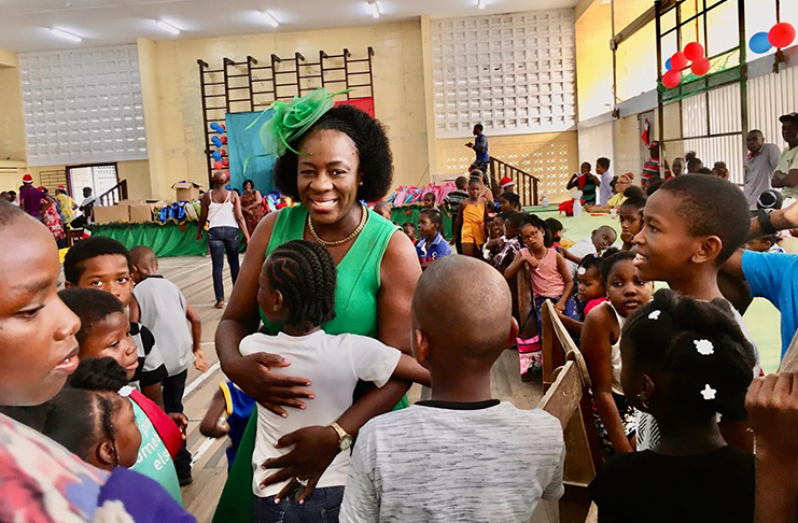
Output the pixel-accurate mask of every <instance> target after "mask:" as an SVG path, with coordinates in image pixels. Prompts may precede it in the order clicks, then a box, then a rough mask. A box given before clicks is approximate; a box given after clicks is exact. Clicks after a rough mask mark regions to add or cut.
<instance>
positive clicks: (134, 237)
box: [90, 222, 244, 258]
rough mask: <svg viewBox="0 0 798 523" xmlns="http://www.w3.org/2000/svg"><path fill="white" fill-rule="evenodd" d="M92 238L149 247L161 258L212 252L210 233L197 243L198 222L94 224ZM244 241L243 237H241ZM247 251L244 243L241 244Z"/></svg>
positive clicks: (200, 254)
mask: <svg viewBox="0 0 798 523" xmlns="http://www.w3.org/2000/svg"><path fill="white" fill-rule="evenodd" d="M90 229H91V233H92V235H96V236H107V237H109V238H113V239H115V240H118V241H119V242H121V243H122V245H124V246H125V247H127V248H128V249H131V248H133V247H135V246H137V245H146V246H148V247H150V248H151V249H152V250H153V251H155V255H156V256H158V257H159V258H168V257H170V256H205V254H207V252H208V248H207V245H208V242H207V238H208V233H207V232H205V233H204V234H203V239H202V241H199V242H198V241H197V240H196V239H195V237H196V236H197V222H188V223H185V224H184V225H178V224H176V223H167V224H165V225H161V224H159V223H135V224H133V223H131V224H121V223H120V224H108V225H93V226H91V227H90ZM241 237H242V238H243V235H241ZM241 250H242V251H243V250H244V242H243V241H242V242H241Z"/></svg>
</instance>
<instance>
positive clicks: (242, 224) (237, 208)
mask: <svg viewBox="0 0 798 523" xmlns="http://www.w3.org/2000/svg"><path fill="white" fill-rule="evenodd" d="M233 212H234V213H235V215H236V221H237V222H238V227H239V228H240V229H241V232H242V233H243V234H244V242H246V243H247V244H249V241H250V237H249V229H247V222H246V221H244V213H243V212H241V198H239V197H238V195H237V194H235V193H233Z"/></svg>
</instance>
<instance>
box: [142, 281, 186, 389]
mask: <svg viewBox="0 0 798 523" xmlns="http://www.w3.org/2000/svg"><path fill="white" fill-rule="evenodd" d="M133 295H134V296H135V297H136V301H138V303H139V308H140V309H141V324H142V325H144V326H145V327H147V328H148V329H150V330H151V331H152V334H153V336H155V341H156V342H157V343H158V348H159V349H160V351H161V356H162V357H163V363H164V365H166V371H167V372H168V373H169V376H170V377H171V376H176V375H178V374H180V373H181V372H183V371H184V370H186V369H187V368H188V366H189V365H191V363H192V362H193V361H194V352H193V351H192V349H193V348H194V344H193V340H192V337H191V331H190V330H189V328H188V323H187V322H186V298H185V297H184V296H183V293H182V292H180V288H179V287H178V286H177V285H175V284H174V283H172V282H170V281H169V280H167V279H164V278H163V277H162V276H150V277H148V278H146V279H144V280H143V281H142V282H141V283H139V284H138V285H136V287H135V288H134V289H133Z"/></svg>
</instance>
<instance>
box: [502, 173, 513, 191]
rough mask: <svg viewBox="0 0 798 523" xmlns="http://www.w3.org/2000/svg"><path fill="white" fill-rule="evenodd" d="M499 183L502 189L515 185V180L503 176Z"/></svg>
mask: <svg viewBox="0 0 798 523" xmlns="http://www.w3.org/2000/svg"><path fill="white" fill-rule="evenodd" d="M499 185H500V186H501V187H502V189H505V188H507V187H512V186H513V185H515V182H514V181H512V180H511V179H510V178H507V177H506V176H505V177H504V178H502V179H501V181H500V182H499Z"/></svg>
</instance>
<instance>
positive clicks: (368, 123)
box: [274, 105, 393, 202]
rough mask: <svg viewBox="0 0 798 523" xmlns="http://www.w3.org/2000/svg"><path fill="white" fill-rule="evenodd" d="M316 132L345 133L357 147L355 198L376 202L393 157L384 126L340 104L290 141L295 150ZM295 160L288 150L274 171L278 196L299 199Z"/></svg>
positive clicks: (389, 179)
mask: <svg viewBox="0 0 798 523" xmlns="http://www.w3.org/2000/svg"><path fill="white" fill-rule="evenodd" d="M317 130H334V131H340V132H342V133H345V134H346V135H347V136H349V138H351V139H352V141H353V142H354V143H355V147H357V152H358V157H359V158H360V172H361V173H363V178H362V180H361V181H362V182H363V185H361V186H360V187H359V188H358V191H357V199H358V200H365V201H369V202H372V201H375V200H379V199H380V198H382V197H383V196H385V195H386V194H387V193H388V190H389V189H390V188H391V183H392V181H393V155H392V154H391V146H390V143H389V142H388V136H387V135H386V134H385V127H383V125H382V124H381V123H380V122H378V121H377V120H375V119H374V118H372V117H371V116H369V115H368V114H366V113H365V112H363V111H361V110H360V109H356V108H354V107H352V106H350V105H341V106H339V107H335V108H333V109H330V110H329V111H328V112H327V113H325V114H324V116H322V117H321V118H319V121H318V122H316V123H315V124H314V125H313V126H312V127H311V128H310V129H308V131H307V132H306V133H305V134H303V135H302V136H301V137H299V138H298V139H297V140H295V141H294V142H292V143H291V144H290V145H291V147H292V148H293V149H294V150H296V151H298V150H299V144H300V143H301V142H302V139H303V138H304V137H306V136H308V135H309V134H310V133H311V132H313V131H317ZM297 164H298V157H297V155H296V153H294V152H292V151H291V150H290V149H289V150H287V151H286V153H285V154H284V155H283V156H281V157H280V159H279V160H278V161H277V165H276V166H275V170H274V184H275V185H276V186H277V189H278V190H279V191H280V193H281V194H283V195H285V196H290V197H291V198H294V199H298V198H299V189H298V188H297Z"/></svg>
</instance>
